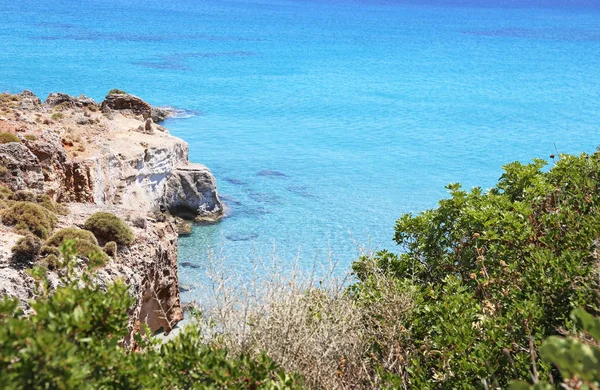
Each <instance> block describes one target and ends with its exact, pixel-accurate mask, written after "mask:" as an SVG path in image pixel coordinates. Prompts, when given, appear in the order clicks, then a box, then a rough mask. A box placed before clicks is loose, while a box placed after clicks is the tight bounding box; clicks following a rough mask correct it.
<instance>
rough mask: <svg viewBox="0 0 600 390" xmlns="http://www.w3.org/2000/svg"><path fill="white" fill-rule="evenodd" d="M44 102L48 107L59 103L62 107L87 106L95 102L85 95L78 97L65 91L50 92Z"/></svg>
mask: <svg viewBox="0 0 600 390" xmlns="http://www.w3.org/2000/svg"><path fill="white" fill-rule="evenodd" d="M45 104H46V105H47V106H49V107H56V106H58V105H59V104H60V105H62V106H63V107H70V108H73V107H87V106H91V105H95V104H96V102H95V101H94V99H91V98H89V97H87V96H85V95H79V96H78V97H73V96H71V95H67V94H66V93H60V92H59V93H51V94H50V95H48V97H47V98H46V102H45Z"/></svg>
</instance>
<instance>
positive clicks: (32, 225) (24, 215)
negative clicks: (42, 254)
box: [2, 202, 58, 238]
mask: <svg viewBox="0 0 600 390" xmlns="http://www.w3.org/2000/svg"><path fill="white" fill-rule="evenodd" d="M57 221H58V219H57V218H56V214H54V213H53V212H51V211H49V210H47V209H46V208H44V207H42V206H40V205H38V204H35V203H31V202H15V203H14V204H13V205H12V206H11V207H10V208H8V209H6V210H3V211H2V222H3V223H4V224H6V225H14V226H15V227H16V228H17V229H18V230H21V231H24V232H31V233H33V234H35V235H36V236H38V237H40V238H46V237H48V234H49V233H50V232H51V231H52V229H53V228H54V226H56V223H57Z"/></svg>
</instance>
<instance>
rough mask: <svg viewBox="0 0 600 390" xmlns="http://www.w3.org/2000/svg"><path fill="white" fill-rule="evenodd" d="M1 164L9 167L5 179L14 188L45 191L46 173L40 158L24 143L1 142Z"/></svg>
mask: <svg viewBox="0 0 600 390" xmlns="http://www.w3.org/2000/svg"><path fill="white" fill-rule="evenodd" d="M0 164H2V165H3V166H5V167H6V168H8V170H9V174H8V175H6V176H5V177H4V180H5V181H6V182H7V184H9V185H10V186H11V187H13V188H14V189H17V190H30V191H35V192H42V191H43V189H44V175H43V174H42V168H41V166H40V164H39V160H38V159H37V157H36V156H35V155H34V154H33V153H32V152H31V151H30V150H29V149H28V148H27V147H26V146H25V145H23V144H22V143H18V142H10V143H7V144H0Z"/></svg>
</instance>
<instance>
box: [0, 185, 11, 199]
mask: <svg viewBox="0 0 600 390" xmlns="http://www.w3.org/2000/svg"><path fill="white" fill-rule="evenodd" d="M13 194H14V192H12V190H11V189H10V188H8V187H6V186H0V199H3V200H7V199H10V198H11V197H12V196H13Z"/></svg>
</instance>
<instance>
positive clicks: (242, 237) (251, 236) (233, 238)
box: [225, 233, 258, 241]
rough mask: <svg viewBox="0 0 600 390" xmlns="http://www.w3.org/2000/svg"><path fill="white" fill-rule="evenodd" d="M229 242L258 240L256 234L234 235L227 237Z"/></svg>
mask: <svg viewBox="0 0 600 390" xmlns="http://www.w3.org/2000/svg"><path fill="white" fill-rule="evenodd" d="M225 238H226V239H228V240H229V241H250V240H254V239H255V238H258V234H256V233H232V234H228V235H226V236H225Z"/></svg>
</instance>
